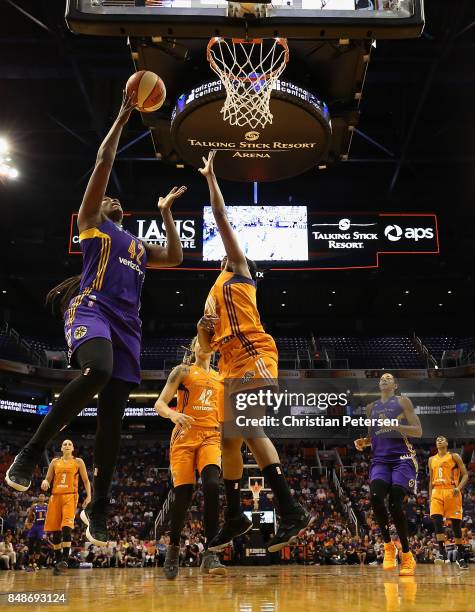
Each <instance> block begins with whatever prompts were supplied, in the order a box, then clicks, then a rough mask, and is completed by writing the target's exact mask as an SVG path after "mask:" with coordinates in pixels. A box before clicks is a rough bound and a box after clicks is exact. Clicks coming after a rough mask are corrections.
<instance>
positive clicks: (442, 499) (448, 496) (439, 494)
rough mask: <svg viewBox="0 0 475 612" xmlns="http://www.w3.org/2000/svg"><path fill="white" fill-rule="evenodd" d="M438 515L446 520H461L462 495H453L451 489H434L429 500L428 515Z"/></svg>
mask: <svg viewBox="0 0 475 612" xmlns="http://www.w3.org/2000/svg"><path fill="white" fill-rule="evenodd" d="M434 514H440V515H442V516H443V517H444V518H448V519H461V518H462V494H461V493H458V494H457V495H454V493H453V490H452V489H442V488H440V487H435V488H434V489H432V497H431V500H430V515H431V516H434Z"/></svg>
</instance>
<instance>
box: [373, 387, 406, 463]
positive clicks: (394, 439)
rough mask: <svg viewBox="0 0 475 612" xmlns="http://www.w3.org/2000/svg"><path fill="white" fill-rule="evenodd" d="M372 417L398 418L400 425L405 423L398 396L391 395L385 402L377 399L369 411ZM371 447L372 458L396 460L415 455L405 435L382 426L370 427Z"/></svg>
mask: <svg viewBox="0 0 475 612" xmlns="http://www.w3.org/2000/svg"><path fill="white" fill-rule="evenodd" d="M371 418H372V419H398V421H399V424H400V425H407V420H406V419H405V418H404V411H403V409H402V408H401V406H400V404H399V398H398V397H396V396H395V395H393V396H392V397H390V398H389V399H388V401H387V402H382V401H381V400H378V401H376V402H375V403H374V405H373V409H372V411H371ZM370 437H371V447H372V451H373V452H372V454H373V459H375V460H379V461H397V460H400V459H409V458H411V459H412V458H413V457H415V451H414V448H413V447H412V444H411V443H410V442H409V440H408V439H407V436H404V435H402V434H400V433H399V432H397V431H394V430H388V428H387V427H384V426H376V427H371V430H370Z"/></svg>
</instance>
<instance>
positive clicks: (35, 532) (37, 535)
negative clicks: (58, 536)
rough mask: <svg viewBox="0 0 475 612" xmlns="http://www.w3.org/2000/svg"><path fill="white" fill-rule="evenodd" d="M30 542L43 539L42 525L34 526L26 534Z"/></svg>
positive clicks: (43, 530)
mask: <svg viewBox="0 0 475 612" xmlns="http://www.w3.org/2000/svg"><path fill="white" fill-rule="evenodd" d="M28 537H29V538H30V540H42V539H43V538H44V537H45V529H44V524H35V525H33V527H32V528H31V529H30V530H29V532H28Z"/></svg>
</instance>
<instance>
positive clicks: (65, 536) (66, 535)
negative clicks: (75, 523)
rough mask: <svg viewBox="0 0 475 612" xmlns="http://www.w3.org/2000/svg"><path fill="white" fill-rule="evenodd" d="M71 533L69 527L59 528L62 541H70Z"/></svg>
mask: <svg viewBox="0 0 475 612" xmlns="http://www.w3.org/2000/svg"><path fill="white" fill-rule="evenodd" d="M71 533H72V529H71V527H63V529H62V530H61V535H62V540H63V542H71Z"/></svg>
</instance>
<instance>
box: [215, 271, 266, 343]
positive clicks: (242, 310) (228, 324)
mask: <svg viewBox="0 0 475 612" xmlns="http://www.w3.org/2000/svg"><path fill="white" fill-rule="evenodd" d="M205 314H206V315H213V316H218V317H219V320H218V322H217V323H216V327H215V330H214V336H213V338H212V342H213V347H214V348H218V347H219V346H220V345H221V344H224V343H226V341H227V340H228V339H229V338H232V337H237V338H240V339H241V341H242V343H243V345H244V346H245V345H246V342H247V340H246V334H252V333H255V332H262V333H265V332H264V328H263V327H262V324H261V318H260V316H259V311H258V310H257V302H256V283H255V282H254V281H253V280H252V279H250V278H246V277H245V276H240V275H239V274H234V273H233V272H226V271H225V270H223V271H222V272H221V274H220V275H219V276H218V278H217V279H216V282H215V283H214V285H213V286H212V287H211V291H210V292H209V295H208V298H207V300H206V304H205Z"/></svg>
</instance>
